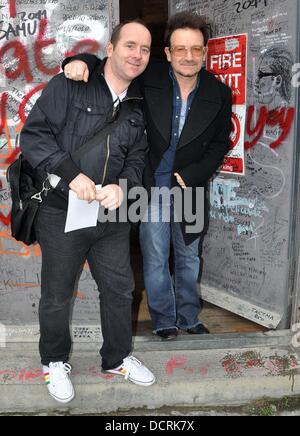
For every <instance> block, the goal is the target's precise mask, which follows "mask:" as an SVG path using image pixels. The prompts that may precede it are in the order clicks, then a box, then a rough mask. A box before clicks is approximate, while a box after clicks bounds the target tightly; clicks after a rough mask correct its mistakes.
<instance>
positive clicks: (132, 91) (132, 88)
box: [96, 58, 143, 101]
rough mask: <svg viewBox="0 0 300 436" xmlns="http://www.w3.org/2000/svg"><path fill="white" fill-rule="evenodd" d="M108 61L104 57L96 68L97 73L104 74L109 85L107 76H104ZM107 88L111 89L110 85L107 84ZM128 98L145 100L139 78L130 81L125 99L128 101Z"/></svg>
mask: <svg viewBox="0 0 300 436" xmlns="http://www.w3.org/2000/svg"><path fill="white" fill-rule="evenodd" d="M106 62H107V58H104V59H102V61H101V63H100V65H99V67H98V68H97V70H96V74H97V75H98V76H99V75H100V76H102V78H103V80H104V81H105V84H106V86H107V83H106V80H105V77H104V67H105V64H106ZM107 89H108V90H109V88H108V86H107ZM109 93H110V91H109ZM127 99H137V100H143V96H142V93H141V89H140V85H139V82H138V80H137V79H134V80H133V81H132V82H131V83H130V85H129V87H128V91H127V95H126V98H125V100H124V101H126V100H127Z"/></svg>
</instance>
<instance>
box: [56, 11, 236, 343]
mask: <svg viewBox="0 0 300 436" xmlns="http://www.w3.org/2000/svg"><path fill="white" fill-rule="evenodd" d="M207 41H208V34H207V27H206V25H205V22H204V20H203V19H202V18H201V17H199V16H198V15H196V14H191V13H188V12H183V13H179V14H177V15H175V16H173V17H171V19H170V20H169V22H168V24H167V29H166V34H165V46H166V48H165V53H166V56H167V60H168V63H167V62H165V61H156V60H153V61H152V62H150V65H149V66H148V68H147V69H146V71H145V73H144V74H143V75H142V76H140V78H139V81H140V83H141V86H142V93H143V97H144V114H145V121H146V128H147V135H148V143H149V154H148V156H147V158H146V168H145V173H144V185H145V187H146V188H147V189H148V190H149V191H150V190H151V188H153V187H156V188H167V189H168V188H169V189H171V188H173V187H175V186H180V187H181V188H182V189H183V190H184V189H185V188H186V187H191V188H194V189H193V198H192V204H191V205H189V206H188V207H191V208H192V209H193V210H194V208H195V203H196V188H198V187H206V184H207V182H208V180H209V179H210V178H211V177H212V176H213V174H214V173H215V171H216V170H217V169H218V167H219V166H220V165H221V164H222V162H223V159H224V156H225V155H226V153H227V152H228V150H229V135H230V131H231V91H230V89H229V88H228V87H227V86H225V85H224V84H222V83H221V82H219V81H218V80H217V79H216V78H215V77H214V76H213V75H212V74H210V73H208V72H207V71H206V70H205V69H204V68H203V64H204V61H205V57H206V51H207ZM74 59H77V60H78V61H76V62H72V63H68V62H70V60H74ZM96 59H97V58H95V57H93V56H92V55H78V56H76V57H75V58H72V59H68V60H67V61H66V62H65V65H66V63H68V64H67V65H66V67H65V73H66V74H68V75H69V77H71V78H73V79H74V80H82V79H83V78H85V80H87V77H88V72H87V65H86V64H88V66H89V70H90V71H91V70H92V69H93V68H94V66H95V62H96ZM81 61H84V62H85V63H84V62H81ZM96 63H97V62H96ZM154 197H156V198H153V197H152V201H151V203H150V204H149V207H148V216H149V217H150V216H151V217H156V219H155V220H153V219H152V220H151V219H150V220H148V221H149V222H146V221H147V220H143V222H142V223H141V227H140V242H141V249H142V253H143V260H144V281H145V287H146V291H147V299H148V305H149V310H150V314H151V318H152V322H153V331H154V333H155V334H157V335H158V336H159V337H161V338H162V339H163V340H170V339H175V338H176V336H177V334H178V330H183V331H186V332H187V333H189V334H205V333H209V332H208V330H207V328H206V327H205V326H204V325H203V324H202V322H201V321H200V320H199V313H200V310H201V305H200V299H199V294H198V278H199V273H200V257H199V250H200V245H201V244H200V241H201V236H202V234H201V232H195V233H189V231H188V229H187V225H186V224H187V222H186V221H185V219H184V216H185V214H184V213H183V220H182V222H181V223H179V222H176V219H175V210H174V203H173V201H172V199H171V198H170V200H169V201H167V202H164V201H162V200H160V199H159V198H158V200H157V196H154ZM203 207H204V205H203ZM164 209H169V211H170V216H171V220H170V221H169V222H163V221H164V220H163V219H162V216H163V215H164V214H163V213H162V212H163V210H164ZM153 221H156V222H153ZM171 246H173V254H174V265H173V274H172V273H171V271H170V266H169V259H170V253H171Z"/></svg>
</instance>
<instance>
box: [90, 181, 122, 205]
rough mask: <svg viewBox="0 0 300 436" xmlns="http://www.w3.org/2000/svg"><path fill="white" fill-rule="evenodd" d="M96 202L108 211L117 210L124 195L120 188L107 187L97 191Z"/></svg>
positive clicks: (116, 186)
mask: <svg viewBox="0 0 300 436" xmlns="http://www.w3.org/2000/svg"><path fill="white" fill-rule="evenodd" d="M96 200H97V201H99V202H100V204H101V206H103V207H104V208H105V209H108V210H116V209H118V208H119V207H120V206H121V204H122V203H123V200H124V194H123V191H122V189H121V188H120V186H118V185H107V186H105V187H104V188H101V189H99V190H97V194H96Z"/></svg>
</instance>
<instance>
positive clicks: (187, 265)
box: [140, 202, 201, 332]
mask: <svg viewBox="0 0 300 436" xmlns="http://www.w3.org/2000/svg"><path fill="white" fill-rule="evenodd" d="M168 211H169V214H170V218H171V219H170V222H163V221H165V220H163V216H164V215H163V214H164V213H168ZM146 216H148V222H144V220H143V222H142V223H141V226H140V243H141V250H142V253H143V262H144V282H145V287H146V292H147V299H148V306H149V311H150V315H151V318H152V322H153V330H154V332H157V331H159V330H163V329H167V328H179V329H183V330H186V329H189V328H192V327H196V326H197V325H198V324H201V322H200V321H199V320H198V316H199V313H200V310H201V304H200V298H199V294H198V286H197V285H198V283H197V281H198V277H199V271H200V258H199V244H200V238H199V239H197V240H196V241H194V242H193V243H192V244H191V245H189V246H186V245H185V242H184V239H183V235H182V231H181V227H180V224H179V223H176V222H174V206H173V204H170V203H169V204H165V203H164V205H162V204H159V203H158V202H155V203H154V202H153V203H152V202H151V204H150V205H149V207H148V211H147V215H146ZM151 220H152V222H151ZM153 221H156V222H153ZM171 243H172V245H173V251H174V274H173V277H172V276H171V272H170V267H169V258H170V248H171Z"/></svg>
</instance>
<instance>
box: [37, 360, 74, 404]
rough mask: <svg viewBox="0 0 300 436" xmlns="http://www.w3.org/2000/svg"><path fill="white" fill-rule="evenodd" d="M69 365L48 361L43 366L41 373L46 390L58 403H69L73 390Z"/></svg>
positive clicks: (72, 397)
mask: <svg viewBox="0 0 300 436" xmlns="http://www.w3.org/2000/svg"><path fill="white" fill-rule="evenodd" d="M71 371H72V367H71V365H69V364H68V363H63V362H56V363H50V364H49V366H43V373H44V378H45V382H46V385H47V388H48V391H49V393H50V395H51V397H53V398H54V399H55V400H56V401H58V402H59V403H64V404H66V403H70V402H71V401H72V400H73V399H74V398H75V392H74V388H73V385H72V382H71V380H70V373H71Z"/></svg>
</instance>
